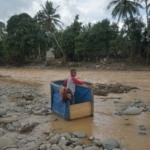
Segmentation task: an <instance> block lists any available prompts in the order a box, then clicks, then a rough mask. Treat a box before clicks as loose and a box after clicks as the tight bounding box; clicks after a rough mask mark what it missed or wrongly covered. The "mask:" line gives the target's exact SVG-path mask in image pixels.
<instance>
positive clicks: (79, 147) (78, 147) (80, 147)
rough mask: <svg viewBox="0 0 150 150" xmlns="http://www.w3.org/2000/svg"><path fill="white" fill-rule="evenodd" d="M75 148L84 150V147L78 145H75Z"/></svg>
mask: <svg viewBox="0 0 150 150" xmlns="http://www.w3.org/2000/svg"><path fill="white" fill-rule="evenodd" d="M73 150H83V148H82V146H79V145H78V146H76V147H74V149H73Z"/></svg>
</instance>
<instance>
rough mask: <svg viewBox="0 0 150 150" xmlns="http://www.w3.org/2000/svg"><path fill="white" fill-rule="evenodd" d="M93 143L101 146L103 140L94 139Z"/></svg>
mask: <svg viewBox="0 0 150 150" xmlns="http://www.w3.org/2000/svg"><path fill="white" fill-rule="evenodd" d="M93 143H95V145H96V146H99V147H100V146H101V145H102V143H101V141H100V140H99V139H95V140H93Z"/></svg>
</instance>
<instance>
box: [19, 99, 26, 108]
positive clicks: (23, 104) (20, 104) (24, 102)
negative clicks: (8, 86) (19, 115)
mask: <svg viewBox="0 0 150 150" xmlns="http://www.w3.org/2000/svg"><path fill="white" fill-rule="evenodd" d="M26 104H27V102H26V101H25V100H20V101H18V102H17V105H18V106H22V107H23V106H25V105H26Z"/></svg>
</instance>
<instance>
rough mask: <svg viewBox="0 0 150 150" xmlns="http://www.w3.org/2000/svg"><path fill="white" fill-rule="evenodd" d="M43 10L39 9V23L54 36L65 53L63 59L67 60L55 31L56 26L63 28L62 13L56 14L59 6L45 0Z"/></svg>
mask: <svg viewBox="0 0 150 150" xmlns="http://www.w3.org/2000/svg"><path fill="white" fill-rule="evenodd" d="M41 6H42V8H43V10H41V11H39V12H38V14H37V16H38V20H39V24H41V25H43V26H44V27H45V28H46V29H47V31H48V33H49V34H50V35H52V36H53V37H54V40H55V42H56V44H57V45H58V47H59V49H60V50H61V52H62V54H63V60H64V61H65V53H64V52H63V50H62V48H61V47H60V45H59V43H58V41H57V39H56V36H55V31H56V26H57V27H59V28H61V25H60V24H63V23H62V22H61V21H60V15H59V14H56V11H57V8H58V7H59V6H57V7H56V8H54V7H53V2H49V1H48V0H47V1H46V2H45V6H43V5H41Z"/></svg>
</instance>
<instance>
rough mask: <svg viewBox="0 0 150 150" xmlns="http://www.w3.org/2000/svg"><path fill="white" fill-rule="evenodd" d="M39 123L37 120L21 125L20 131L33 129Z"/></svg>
mask: <svg viewBox="0 0 150 150" xmlns="http://www.w3.org/2000/svg"><path fill="white" fill-rule="evenodd" d="M37 125H38V123H37V122H32V123H29V124H26V125H24V126H22V127H21V129H20V133H22V132H27V131H31V130H32V129H33V128H34V127H35V126H37Z"/></svg>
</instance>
